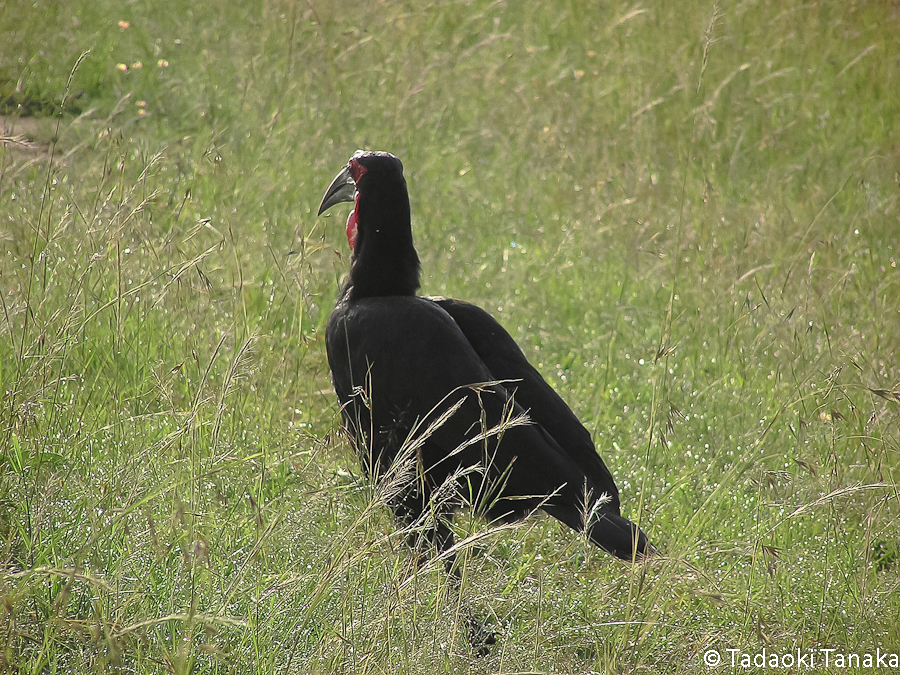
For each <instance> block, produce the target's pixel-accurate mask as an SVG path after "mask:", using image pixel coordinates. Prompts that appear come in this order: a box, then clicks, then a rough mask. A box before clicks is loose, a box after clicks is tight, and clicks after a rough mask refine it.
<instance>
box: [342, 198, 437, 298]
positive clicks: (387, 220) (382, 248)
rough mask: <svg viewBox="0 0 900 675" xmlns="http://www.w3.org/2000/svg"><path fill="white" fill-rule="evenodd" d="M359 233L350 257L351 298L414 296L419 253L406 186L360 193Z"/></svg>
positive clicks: (416, 284) (417, 275) (417, 282)
mask: <svg viewBox="0 0 900 675" xmlns="http://www.w3.org/2000/svg"><path fill="white" fill-rule="evenodd" d="M356 215H357V218H358V234H357V239H356V247H355V249H354V252H353V257H352V258H351V265H350V279H349V288H348V290H349V295H350V299H351V300H355V299H358V298H366V297H377V296H385V295H415V293H416V290H418V288H419V256H418V255H417V254H416V249H415V246H413V238H412V226H411V224H410V213H409V197H408V195H407V193H406V186H405V185H403V186H402V190H401V189H395V190H379V191H377V192H376V193H375V194H366V195H364V196H361V198H360V200H359V202H358V203H357V213H356Z"/></svg>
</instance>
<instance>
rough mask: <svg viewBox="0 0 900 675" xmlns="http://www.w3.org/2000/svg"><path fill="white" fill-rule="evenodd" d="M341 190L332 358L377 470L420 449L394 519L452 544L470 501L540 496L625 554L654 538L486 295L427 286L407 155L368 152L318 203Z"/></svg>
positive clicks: (334, 199) (352, 419) (512, 504)
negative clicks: (347, 248)
mask: <svg viewBox="0 0 900 675" xmlns="http://www.w3.org/2000/svg"><path fill="white" fill-rule="evenodd" d="M343 201H355V209H354V211H353V212H352V213H351V214H350V217H349V219H348V223H347V236H348V239H349V241H350V245H351V248H352V249H353V253H352V256H351V264H350V275H349V278H348V279H347V282H346V284H345V286H344V288H343V289H342V291H341V295H340V298H339V300H338V302H337V305H336V307H335V309H334V312H333V313H332V315H331V318H330V319H329V322H328V327H327V332H326V344H327V351H328V362H329V365H330V367H331V373H332V379H333V382H334V388H335V391H336V393H337V396H338V399H339V401H340V404H341V406H342V414H343V420H344V425H345V427H346V429H347V430H348V432H349V434H350V436H351V438H352V439H353V441H354V443H355V445H356V447H357V450H358V451H359V453H360V456H361V459H362V462H363V466H364V468H365V470H366V472H367V473H368V474H369V475H370V476H372V477H374V478H376V479H378V478H384V477H385V476H386V475H388V474H389V473H390V472H391V471H392V470H396V459H397V456H398V453H401V452H402V449H403V448H407V449H409V450H410V452H409V453H408V454H409V458H408V461H409V466H408V467H406V468H407V471H406V473H405V474H403V472H402V471H401V475H405V476H406V480H405V481H404V480H399V479H398V480H399V482H398V486H397V489H396V490H394V491H393V492H392V493H391V496H390V499H389V505H390V506H391V508H392V510H393V511H394V514H395V516H396V517H397V519H398V520H399V521H400V522H401V523H402V524H403V525H410V524H414V523H419V524H421V522H423V519H422V516H423V514H425V515H426V516H428V517H426V518H425V519H424V521H425V522H426V523H427V525H426V526H425V528H424V529H425V533H426V535H427V538H428V539H430V541H431V542H432V543H433V544H434V545H435V547H436V548H437V549H438V550H440V551H446V550H447V549H449V548H450V547H451V546H452V543H453V537H452V533H451V531H450V529H449V527H448V523H449V520H450V519H451V518H452V515H453V511H454V510H455V509H456V508H457V507H458V506H459V505H460V504H463V503H471V504H473V505H474V506H475V507H476V508H478V509H479V511H480V512H481V513H482V514H484V515H485V516H487V517H488V518H490V519H492V520H501V521H507V522H508V521H514V520H517V519H520V518H523V517H525V516H527V515H528V514H529V513H531V512H532V511H534V510H535V509H537V508H540V509H543V510H544V511H546V512H547V513H549V514H550V515H551V516H553V517H555V518H557V519H559V520H560V521H562V522H563V523H565V524H566V525H568V526H569V527H571V528H572V529H575V530H578V531H585V519H586V517H587V520H588V524H587V534H588V536H589V538H590V539H591V541H592V542H594V543H595V544H596V545H597V546H599V547H600V548H603V549H604V550H606V551H609V552H610V553H612V554H614V555H616V556H618V557H619V558H622V559H625V560H633V559H634V558H635V557H638V558H639V557H641V556H642V555H644V554H646V553H647V552H649V551H650V550H651V546H650V544H649V542H648V540H647V538H646V536H645V535H644V533H643V532H641V530H640V529H639V528H637V526H635V525H634V524H633V523H631V522H630V521H628V520H626V519H625V518H623V517H622V516H621V515H620V509H619V494H618V490H617V488H616V484H615V482H614V480H613V477H612V475H611V474H610V472H609V470H608V469H607V468H606V466H605V464H604V463H603V460H602V459H601V457H600V455H599V454H597V452H596V449H595V448H594V444H593V442H592V440H591V436H590V433H589V432H588V431H587V430H586V429H585V428H584V426H583V425H582V424H581V423H580V422H579V421H578V419H577V417H576V416H575V415H574V413H572V411H571V410H570V409H569V407H568V406H567V405H566V404H565V402H564V401H563V400H562V399H561V398H560V397H559V396H558V395H557V393H556V392H555V391H554V390H553V388H552V387H550V385H548V384H547V383H546V382H545V381H544V379H543V378H542V377H541V376H540V374H539V373H538V372H537V371H536V370H535V369H534V368H533V367H532V366H531V365H530V364H529V363H528V361H527V359H526V358H525V355H524V354H523V353H522V351H521V349H519V347H518V346H517V345H516V343H515V341H514V340H513V339H512V338H511V337H510V335H509V334H508V333H507V332H506V331H505V330H504V329H503V327H502V326H500V324H499V323H497V321H495V320H494V318H493V317H491V316H490V314H488V313H487V312H485V311H484V310H482V309H480V308H478V307H476V306H475V305H472V304H469V303H466V302H462V301H459V300H452V299H448V298H425V297H419V296H416V291H417V290H418V287H419V259H418V255H417V254H416V250H415V247H414V245H413V238H412V228H411V222H410V208H409V196H408V193H407V188H406V181H405V179H404V177H403V166H402V164H401V163H400V160H399V159H397V158H396V157H394V156H393V155H390V154H388V153H376V152H365V153H363V152H357V153H356V154H355V155H354V156H353V157H352V158H351V159H350V161H349V162H348V164H347V166H346V167H345V168H344V170H343V171H341V173H340V174H338V176H337V177H336V178H335V179H334V181H333V182H332V184H331V186H330V187H329V189H328V191H327V192H326V194H325V197H324V199H323V200H322V205H321V207H320V209H319V213H320V214H321V213H322V212H324V211H325V210H326V209H328V208H330V207H331V206H333V205H334V204H337V203H339V202H343ZM392 467H393V468H392ZM448 487H449V488H452V489H449V490H448ZM436 491H441V494H442V498H441V499H440V500H433V499H432V497H433V496H434V494H435V492H436ZM431 516H434V517H433V518H431Z"/></svg>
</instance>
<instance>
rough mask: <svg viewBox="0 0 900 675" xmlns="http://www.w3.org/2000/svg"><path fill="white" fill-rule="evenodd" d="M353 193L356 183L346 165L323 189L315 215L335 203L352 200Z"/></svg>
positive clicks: (319, 214)
mask: <svg viewBox="0 0 900 675" xmlns="http://www.w3.org/2000/svg"><path fill="white" fill-rule="evenodd" d="M355 194H356V183H355V182H354V181H353V177H352V176H351V175H350V166H349V165H348V166H345V167H344V169H343V171H341V172H340V173H339V174H338V175H337V176H335V177H334V180H333V181H331V185H329V186H328V189H327V190H326V191H325V196H324V197H322V204H321V205H320V206H319V212H318V213H317V214H316V215H318V216H321V215H322V214H323V213H325V211H327V210H328V209H330V208H331V207H332V206H334V205H335V204H340V203H341V202H352V201H353V197H354V195H355Z"/></svg>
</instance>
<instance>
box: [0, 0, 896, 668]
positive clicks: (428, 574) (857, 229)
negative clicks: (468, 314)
mask: <svg viewBox="0 0 900 675" xmlns="http://www.w3.org/2000/svg"><path fill="white" fill-rule="evenodd" d="M119 22H127V24H128V25H127V27H125V24H121V25H120V23H119ZM898 34H900V9H898V6H897V4H896V2H862V1H856V2H831V1H825V2H819V3H811V4H810V3H807V4H801V3H799V2H796V3H790V2H787V3H785V2H782V3H776V2H765V1H762V0H760V1H758V2H757V1H751V2H743V3H727V2H722V3H720V4H718V5H716V6H714V5H713V4H712V3H662V2H656V3H651V4H647V5H635V6H631V5H620V6H615V5H614V4H611V3H596V2H581V1H579V0H571V1H569V2H559V3H551V2H543V3H538V2H531V1H526V2H520V3H509V2H488V1H487V0H471V1H465V2H454V3H434V4H433V5H431V6H426V5H425V4H424V3H421V4H415V3H350V2H334V3H319V2H309V3H288V2H245V3H212V4H209V5H206V4H203V3H184V2H174V1H169V2H165V1H164V2H157V3H131V4H127V5H124V6H122V5H121V3H111V2H83V1H81V0H77V1H75V2H68V3H57V2H44V1H38V2H33V3H15V2H8V3H5V4H0V45H2V46H0V96H2V98H3V108H2V112H3V115H4V116H5V117H4V125H5V126H6V127H10V124H12V123H15V124H14V126H12V128H11V130H9V129H8V130H7V132H4V141H3V143H2V145H0V221H2V224H0V244H2V246H0V291H2V308H0V309H2V315H0V383H2V393H3V397H2V405H0V597H2V607H0V629H2V630H0V636H2V637H0V669H5V670H8V671H10V672H16V673H62V672H76V673H93V672H119V671H122V672H141V673H168V672H172V673H188V672H191V673H250V672H253V673H271V672H304V673H305V672H321V673H331V672H335V673H363V672H366V673H432V672H453V673H464V672H483V673H493V672H513V671H524V670H537V671H540V672H589V671H596V672H604V673H619V672H633V671H641V672H669V673H674V672H686V673H693V672H725V671H728V672H730V671H731V668H730V666H729V667H722V668H720V669H717V670H715V671H713V670H711V669H708V668H706V667H705V666H704V665H703V662H702V656H703V654H704V652H705V651H706V650H707V649H717V650H719V651H720V652H721V654H722V656H723V659H724V660H725V663H726V664H727V663H728V660H729V659H730V656H729V653H728V652H727V651H725V650H727V649H728V648H734V649H740V650H742V651H743V652H746V653H750V654H756V653H758V652H760V651H761V650H762V649H763V648H765V649H766V650H767V652H768V653H770V654H771V653H772V652H776V653H787V652H795V651H796V650H797V649H800V650H811V649H823V648H835V649H837V650H838V651H839V652H855V653H861V654H864V653H866V652H872V653H874V651H875V649H876V648H880V649H881V651H882V652H884V651H888V652H895V653H900V629H898V628H897V627H898V626H900V600H898V598H900V595H898V585H900V552H898V542H900V536H898V535H900V493H898V490H897V486H898V478H900V477H898V466H900V462H898V453H900V432H898V429H900V426H898V421H900V415H898V405H900V393H898V392H900V361H898V357H897V354H898V353H900V313H898V312H900V271H898V269H897V263H898V260H900V251H898V246H900V180H898V176H900V154H898V147H900V77H898V73H900V68H898V66H900V61H898V42H897V38H896V36H897V35H898ZM82 55H84V56H83V58H82ZM79 59H80V62H79ZM76 63H77V64H78V65H77V68H76ZM120 64H121V65H120ZM136 64H140V65H139V66H136ZM73 69H74V71H73ZM61 111H62V112H61ZM22 114H25V115H26V116H27V115H36V114H37V115H41V114H42V115H48V116H49V117H48V118H45V119H42V120H26V119H16V118H17V117H19V116H20V115H22ZM23 132H27V134H28V135H29V136H30V138H31V143H30V145H27V146H24V145H22V144H21V143H19V142H13V140H12V138H13V137H15V136H17V135H18V134H20V133H23ZM18 140H19V141H21V140H22V139H21V138H19V139H18ZM358 147H362V148H372V149H381V150H390V151H392V152H394V153H395V154H397V155H398V156H400V158H401V159H402V160H403V161H404V164H405V167H406V174H407V180H408V183H409V186H410V191H411V198H412V207H413V219H414V223H413V224H414V229H415V236H416V243H417V246H418V249H419V254H420V256H421V258H422V262H423V270H424V275H423V292H425V293H428V294H446V295H452V296H455V297H461V298H465V299H469V300H472V301H476V302H478V303H480V304H482V305H483V306H484V307H486V308H487V309H488V310H490V311H491V312H493V313H494V314H495V315H496V316H497V317H498V318H499V319H500V320H501V321H502V322H503V323H504V325H505V326H506V327H507V329H508V330H509V331H510V333H511V334H512V335H513V337H515V338H516V339H517V340H518V341H519V344H520V345H522V347H523V348H524V349H525V350H526V352H527V354H528V356H529V358H531V359H532V361H533V362H534V363H535V364H536V365H538V366H539V368H540V370H541V371H542V373H543V374H544V375H545V377H547V378H548V379H549V380H550V381H551V382H552V383H553V384H554V385H555V386H556V387H557V388H558V389H559V391H560V392H561V393H562V395H563V396H564V398H565V399H566V400H567V401H568V402H569V403H570V405H571V406H572V407H573V409H574V410H575V411H576V412H577V413H578V415H579V416H580V417H581V419H582V420H583V421H584V422H585V424H586V426H587V427H588V428H589V429H590V430H591V431H592V432H593V433H594V437H595V440H596V442H597V445H598V448H599V450H600V451H601V453H602V454H603V456H604V457H605V458H606V460H607V463H608V464H609V465H610V466H611V467H612V468H613V473H614V475H615V476H616V478H617V481H618V483H619V487H620V489H621V492H622V499H623V505H624V510H625V512H626V515H628V516H629V517H631V518H632V519H635V520H639V521H640V523H641V525H642V526H643V527H644V528H645V529H646V531H647V532H648V533H650V535H651V538H652V539H653V541H654V543H656V544H657V546H659V548H660V549H661V550H662V551H663V552H664V556H663V557H661V558H659V559H656V560H653V561H651V562H649V563H646V564H642V565H638V566H634V567H629V566H627V565H624V564H622V563H619V562H618V561H616V560H613V559H612V558H611V557H610V556H607V555H605V554H602V553H601V552H598V551H597V550H595V549H593V548H591V546H590V545H589V544H587V543H586V542H585V541H584V540H583V539H582V538H581V537H579V536H577V535H575V534H573V533H572V532H570V531H568V530H566V529H565V528H563V527H562V526H560V525H558V524H557V523H556V522H555V521H552V520H551V519H548V518H545V517H537V518H534V519H532V520H530V521H528V522H527V523H526V524H524V525H522V526H519V527H517V528H512V529H502V530H499V531H494V530H491V529H490V527H489V526H488V525H487V524H486V523H484V522H482V521H479V520H477V519H472V518H469V517H465V516H463V517H461V518H460V520H459V523H458V530H459V531H458V535H459V536H460V538H462V537H464V536H466V535H475V539H473V540H472V542H471V543H470V545H467V546H466V547H465V548H464V551H463V554H462V559H463V563H464V565H463V573H464V579H463V584H462V589H461V593H460V595H457V594H456V592H455V591H454V590H453V589H451V588H448V586H447V581H446V578H445V577H444V575H443V573H442V571H441V566H440V564H431V565H426V566H424V567H422V568H417V566H416V562H415V558H414V556H413V554H412V553H411V552H410V550H409V549H408V548H407V547H406V546H405V544H404V542H403V538H402V535H399V534H397V533H395V531H394V526H393V524H392V523H391V520H390V517H389V514H388V512H387V510H386V509H385V508H384V507H383V506H381V505H379V504H378V502H377V500H376V493H375V491H374V490H373V489H372V487H371V486H370V485H369V484H368V483H367V482H366V481H365V480H363V479H362V478H361V476H360V470H359V466H358V464H357V462H356V460H355V458H354V456H353V453H352V451H351V450H350V449H349V448H348V446H347V444H346V443H345V442H344V441H343V440H342V439H341V437H340V435H339V434H338V410H337V406H336V403H335V398H334V395H333V393H332V392H331V389H330V386H331V385H330V382H329V379H328V370H327V365H326V362H325V353H324V344H323V332H324V323H325V321H326V320H327V317H328V315H329V312H330V309H331V306H332V304H333V301H334V298H335V296H336V294H337V290H338V283H339V280H340V277H341V275H342V274H343V273H344V272H345V271H346V269H347V264H348V260H347V248H346V242H345V240H344V233H343V216H342V215H340V214H338V215H335V216H333V217H328V218H323V219H316V218H315V209H316V208H317V207H318V203H319V200H320V198H321V196H322V193H323V191H324V189H325V187H326V186H327V185H328V182H329V180H330V179H331V177H332V176H333V175H334V174H335V173H336V172H337V171H338V170H339V168H340V167H341V166H342V164H343V163H344V162H346V160H347V158H348V157H349V156H350V155H351V154H352V152H353V151H354V150H356V149H357V148H358ZM463 604H466V605H470V606H471V607H472V608H473V610H474V611H475V613H476V614H478V615H479V616H482V617H485V618H486V619H487V620H488V623H490V625H491V626H492V627H493V628H494V629H495V630H497V631H498V634H499V636H500V644H499V646H498V648H496V649H495V650H494V651H493V652H492V654H491V655H490V656H488V657H486V658H476V657H474V656H473V655H472V654H471V653H470V651H469V649H468V647H467V645H466V640H465V636H464V634H463V632H462V631H463V629H462V621H461V620H460V618H459V614H460V612H461V607H462V605H463ZM821 658H824V656H822V657H821ZM819 663H821V662H819ZM737 670H738V671H739V672H743V670H742V669H740V668H738V669H737ZM850 670H851V671H853V670H854V668H851V669H850ZM863 670H865V669H863ZM785 672H786V670H785ZM866 672H871V670H866Z"/></svg>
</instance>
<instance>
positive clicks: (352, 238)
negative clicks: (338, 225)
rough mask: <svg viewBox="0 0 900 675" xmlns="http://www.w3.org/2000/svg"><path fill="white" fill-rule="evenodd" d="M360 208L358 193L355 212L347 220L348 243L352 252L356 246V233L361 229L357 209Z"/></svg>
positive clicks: (354, 205)
mask: <svg viewBox="0 0 900 675" xmlns="http://www.w3.org/2000/svg"><path fill="white" fill-rule="evenodd" d="M357 208H359V193H358V192H357V193H356V198H355V199H354V204H353V210H352V211H351V212H350V215H349V216H348V218H347V243H348V244H350V250H351V251H352V250H353V247H354V246H356V233H357V228H358V227H359V221H358V220H357V219H356V209H357Z"/></svg>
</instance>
